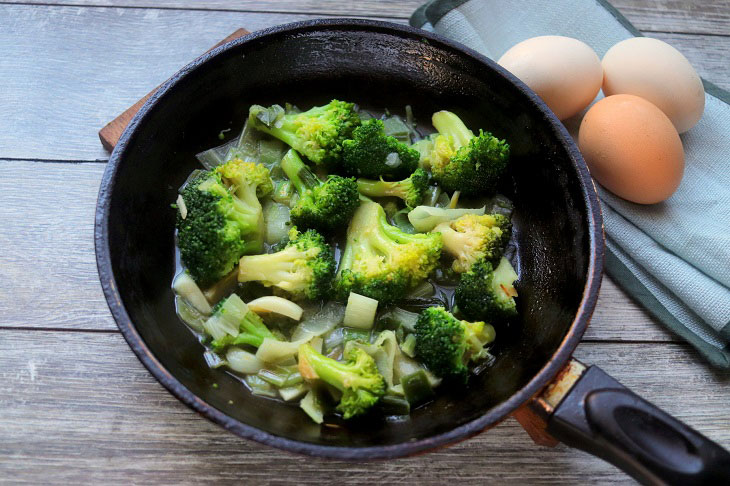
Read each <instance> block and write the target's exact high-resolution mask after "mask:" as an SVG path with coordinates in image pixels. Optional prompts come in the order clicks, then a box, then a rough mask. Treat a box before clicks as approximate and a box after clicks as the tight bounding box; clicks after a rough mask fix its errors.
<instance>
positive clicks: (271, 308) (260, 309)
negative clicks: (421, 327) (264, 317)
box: [248, 295, 304, 321]
mask: <svg viewBox="0 0 730 486" xmlns="http://www.w3.org/2000/svg"><path fill="white" fill-rule="evenodd" d="M248 308H249V309H251V310H252V311H254V312H255V313H257V314H264V313H267V312H274V313H276V314H281V315H282V316H286V317H289V318H291V319H294V320H295V321H298V320H299V319H301V318H302V313H303V312H304V309H302V308H301V307H300V306H298V305H297V304H295V303H294V302H292V301H291V300H287V299H285V298H283V297H277V296H274V295H267V296H266V297H259V298H258V299H254V300H252V301H251V302H249V303H248Z"/></svg>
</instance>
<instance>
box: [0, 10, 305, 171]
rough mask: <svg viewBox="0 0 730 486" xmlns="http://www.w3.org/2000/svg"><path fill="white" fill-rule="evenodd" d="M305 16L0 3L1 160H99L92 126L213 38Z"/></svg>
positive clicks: (99, 124)
mask: <svg viewBox="0 0 730 486" xmlns="http://www.w3.org/2000/svg"><path fill="white" fill-rule="evenodd" d="M309 18H312V16H308V15H289V14H258V13H240V12H200V11H176V10H142V9H116V8H78V7H39V6H27V5H0V45H2V46H3V56H2V60H0V79H2V80H3V87H2V89H0V106H2V107H3V116H2V117H0V157H7V158H18V159H22V158H33V159H62V160H68V159H79V160H81V159H83V160H96V159H105V158H106V157H108V153H107V152H106V151H105V150H104V149H103V148H102V147H101V145H100V144H99V138H98V136H97V132H98V131H99V129H100V128H101V127H103V126H104V125H105V124H106V123H107V122H108V121H109V120H112V119H113V118H114V117H116V116H117V115H118V114H119V113H121V112H123V111H124V110H125V109H126V108H127V107H129V106H130V105H132V104H133V103H134V102H135V101H137V100H138V99H139V98H140V97H142V96H144V95H145V94H146V93H147V92H149V90H150V89H152V88H154V87H155V86H157V85H159V84H160V83H162V82H163V81H164V80H165V79H167V78H169V77H170V76H171V75H172V74H174V73H175V72H176V71H177V70H179V69H180V68H181V67H183V66H184V65H186V64H187V63H188V62H190V61H191V60H193V59H195V58H196V57H197V56H199V55H200V54H201V53H202V52H205V51H206V50H207V49H208V48H210V46H212V45H213V44H215V43H216V42H218V41H219V40H220V39H223V38H224V37H225V36H227V35H228V34H230V33H231V32H233V31H234V30H236V29H237V28H240V27H244V26H245V27H246V28H248V29H249V30H260V29H263V28H265V27H271V26H273V25H278V24H282V23H287V22H293V21H297V20H305V19H309ZM50 26H52V28H51V27H50ZM90 26H93V29H91V28H90ZM29 33H33V34H32V35H29Z"/></svg>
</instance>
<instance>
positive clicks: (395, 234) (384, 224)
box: [373, 204, 429, 249]
mask: <svg viewBox="0 0 730 486" xmlns="http://www.w3.org/2000/svg"><path fill="white" fill-rule="evenodd" d="M373 209H374V210H375V211H377V212H378V215H377V218H378V225H379V227H380V229H381V230H382V232H383V235H385V236H387V238H389V239H390V240H392V241H389V240H386V241H387V242H388V245H389V246H388V247H387V248H386V249H390V248H391V247H392V244H393V242H395V243H399V244H405V243H412V242H417V241H421V240H425V239H428V238H429V236H428V234H425V233H413V234H411V233H406V232H405V231H401V230H400V229H399V228H398V227H397V226H393V225H391V224H390V223H388V219H387V218H386V216H385V211H384V210H383V207H382V206H380V205H379V204H376V205H375V207H374V208H373Z"/></svg>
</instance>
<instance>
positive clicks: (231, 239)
mask: <svg viewBox="0 0 730 486" xmlns="http://www.w3.org/2000/svg"><path fill="white" fill-rule="evenodd" d="M229 176H230V177H229ZM229 185H231V189H232V191H231V190H229ZM271 190H272V184H271V179H270V178H269V170H268V169H267V168H266V167H264V166H263V165H258V164H253V163H245V162H241V161H240V160H238V159H235V160H232V161H231V162H228V163H227V164H225V165H224V166H222V167H219V168H217V169H215V170H213V171H208V172H202V173H201V174H200V175H198V176H197V177H195V178H193V179H192V180H191V181H190V182H188V184H186V185H185V187H184V188H183V189H182V191H181V194H180V195H181V197H182V204H183V207H184V209H183V208H178V214H177V222H176V226H177V230H178V233H177V239H178V247H179V248H180V256H181V258H182V261H183V263H184V264H185V267H186V268H187V269H188V272H190V275H191V276H192V277H193V279H194V280H195V281H196V282H197V283H198V284H199V285H201V286H203V287H207V286H209V285H212V284H213V283H215V282H216V281H218V280H220V279H221V278H223V277H225V276H226V275H227V274H228V273H229V272H230V271H231V270H233V267H234V266H235V265H236V264H237V263H238V260H239V258H241V256H242V255H246V254H250V253H259V252H261V251H263V241H264V220H263V211H262V208H261V203H260V202H259V200H258V197H262V196H264V195H266V194H268V193H270V192H271Z"/></svg>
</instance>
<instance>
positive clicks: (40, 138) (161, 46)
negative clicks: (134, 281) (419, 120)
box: [0, 4, 730, 160]
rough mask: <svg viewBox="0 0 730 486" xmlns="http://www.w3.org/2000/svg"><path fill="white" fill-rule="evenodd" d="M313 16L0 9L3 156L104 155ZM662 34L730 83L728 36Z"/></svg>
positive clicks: (707, 74)
mask: <svg viewBox="0 0 730 486" xmlns="http://www.w3.org/2000/svg"><path fill="white" fill-rule="evenodd" d="M308 18H312V16H309V15H292V14H280V13H276V14H263V13H249V12H227V11H225V12H223V11H191V10H164V9H128V8H127V9H119V8H78V7H45V6H44V7H40V6H28V5H8V4H5V5H0V45H2V46H3V53H4V55H3V57H2V60H1V61H0V79H3V89H2V90H0V106H2V107H3V110H4V111H3V113H4V114H6V116H3V117H0V157H6V158H16V159H56V160H59V159H61V160H67V159H77V160H96V159H104V158H106V157H107V153H106V152H105V151H104V150H103V149H102V148H101V147H100V146H99V143H98V139H97V137H96V133H97V131H98V130H99V128H101V127H102V126H103V125H104V124H105V123H107V122H108V121H109V120H111V119H112V118H114V117H115V116H116V115H118V114H119V113H121V112H122V111H123V110H124V109H126V108H127V107H128V106H129V105H131V104H132V103H134V102H135V101H136V100H138V99H139V98H140V97H141V96H143V95H144V94H145V93H147V92H148V91H149V90H150V89H151V88H152V87H154V86H156V85H158V84H159V83H161V82H162V81H164V80H165V79H167V78H168V77H169V76H170V75H171V74H172V73H174V72H175V71H176V70H178V69H179V68H180V67H181V66H183V65H184V64H186V63H187V62H189V61H190V60H192V59H194V58H195V57H196V56H198V55H199V54H200V53H201V52H203V51H205V50H206V49H207V48H209V47H210V46H211V45H213V44H214V43H215V42H216V41H217V40H219V39H220V38H223V37H224V36H226V35H227V34H229V33H230V32H231V31H233V30H235V29H236V28H238V27H240V26H246V27H247V28H248V29H250V30H257V29H261V28H264V27H269V26H272V25H276V24H281V23H286V22H291V21H295V20H303V19H308ZM399 21H403V20H399ZM48 25H53V28H52V29H51V28H47V26H48ZM89 25H93V26H94V27H95V28H94V30H93V31H90V30H89V29H88V28H87V27H88V26H89ZM29 32H33V33H34V35H28V33H29ZM657 36H659V37H660V38H664V39H665V40H669V41H670V42H672V43H673V44H674V45H675V46H676V47H677V48H678V49H680V50H681V51H682V52H684V53H685V55H687V57H688V58H690V60H691V61H692V62H693V63H694V64H695V66H696V67H697V69H698V71H699V72H700V74H702V75H703V76H705V77H707V78H708V79H710V80H711V81H714V82H716V83H717V84H719V85H721V86H723V87H726V88H729V87H730V78H728V73H727V67H726V62H724V61H723V60H725V59H727V56H728V52H730V37H718V36H693V35H679V34H661V35H660V34H657ZM59 120H63V122H62V123H60V122H59Z"/></svg>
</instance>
